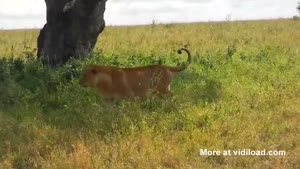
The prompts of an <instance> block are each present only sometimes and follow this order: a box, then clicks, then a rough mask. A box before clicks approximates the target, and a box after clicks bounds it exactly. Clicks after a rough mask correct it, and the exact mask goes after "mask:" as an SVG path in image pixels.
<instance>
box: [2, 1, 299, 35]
mask: <svg viewBox="0 0 300 169" xmlns="http://www.w3.org/2000/svg"><path fill="white" fill-rule="evenodd" d="M298 2H299V0H108V1H107V3H106V11H105V13H104V16H105V21H106V24H107V25H141V24H151V23H152V22H153V21H155V22H156V23H176V22H209V21H222V20H254V19H276V18H291V17H293V16H295V15H299V13H298V12H297V10H296V7H297V4H298ZM45 23H46V5H45V2H44V0H0V29H19V28H41V27H43V25H44V24H45Z"/></svg>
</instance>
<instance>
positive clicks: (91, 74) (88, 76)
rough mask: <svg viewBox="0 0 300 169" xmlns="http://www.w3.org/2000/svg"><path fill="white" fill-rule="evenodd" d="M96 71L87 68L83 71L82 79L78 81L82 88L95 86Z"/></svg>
mask: <svg viewBox="0 0 300 169" xmlns="http://www.w3.org/2000/svg"><path fill="white" fill-rule="evenodd" d="M96 75H97V70H96V69H95V68H93V67H88V68H86V69H85V70H84V71H83V74H82V77H81V79H80V81H79V84H80V86H82V87H93V86H95V85H96Z"/></svg>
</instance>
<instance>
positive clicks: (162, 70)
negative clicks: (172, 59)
mask: <svg viewBox="0 0 300 169" xmlns="http://www.w3.org/2000/svg"><path fill="white" fill-rule="evenodd" d="M182 51H185V52H186V53H187V55H188V59H187V64H186V65H185V66H181V67H179V66H177V67H171V66H164V65H150V66H144V67H134V68H119V67H115V66H103V65H91V66H88V67H87V68H85V69H84V71H83V76H82V78H81V79H80V85H81V86H82V87H91V88H96V89H97V91H98V92H99V93H100V94H101V95H102V96H104V97H105V98H107V99H124V98H145V97H146V96H147V94H149V93H153V92H154V93H155V94H157V95H159V96H161V95H166V94H170V93H171V92H170V84H171V81H172V78H173V76H174V75H175V74H176V73H178V72H181V71H183V70H185V69H186V68H187V66H188V65H189V64H190V63H191V60H192V59H191V54H190V51H189V50H188V49H186V48H180V49H179V50H178V53H179V54H181V52H182Z"/></svg>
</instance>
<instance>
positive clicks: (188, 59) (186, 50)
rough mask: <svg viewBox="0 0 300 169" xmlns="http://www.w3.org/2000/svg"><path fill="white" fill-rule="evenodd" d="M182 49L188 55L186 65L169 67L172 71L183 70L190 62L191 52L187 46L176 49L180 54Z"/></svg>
mask: <svg viewBox="0 0 300 169" xmlns="http://www.w3.org/2000/svg"><path fill="white" fill-rule="evenodd" d="M182 51H185V52H186V53H187V55H188V58H187V61H186V65H185V66H177V67H170V70H171V71H172V72H181V71H183V70H185V69H186V68H187V67H188V65H189V64H191V62H192V56H191V53H190V51H189V50H188V49H187V48H180V49H178V53H179V54H181V53H182Z"/></svg>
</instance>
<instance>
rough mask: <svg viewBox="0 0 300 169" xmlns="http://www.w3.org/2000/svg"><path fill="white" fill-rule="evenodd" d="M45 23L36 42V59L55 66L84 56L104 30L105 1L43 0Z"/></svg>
mask: <svg viewBox="0 0 300 169" xmlns="http://www.w3.org/2000/svg"><path fill="white" fill-rule="evenodd" d="M45 2H46V6H47V23H46V24H45V25H44V27H43V29H41V31H40V34H39V36H38V39H37V48H38V51H37V56H38V58H39V59H40V60H41V61H42V62H43V63H44V64H48V65H51V66H56V65H60V64H64V63H66V62H67V61H68V60H69V59H70V58H71V57H84V56H86V55H88V54H89V53H90V52H91V50H92V49H93V48H94V46H95V44H96V41H97V38H98V35H99V34H100V33H101V32H102V31H103V29H104V27H105V21H104V11H105V3H106V0H72V1H71V0H45Z"/></svg>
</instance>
